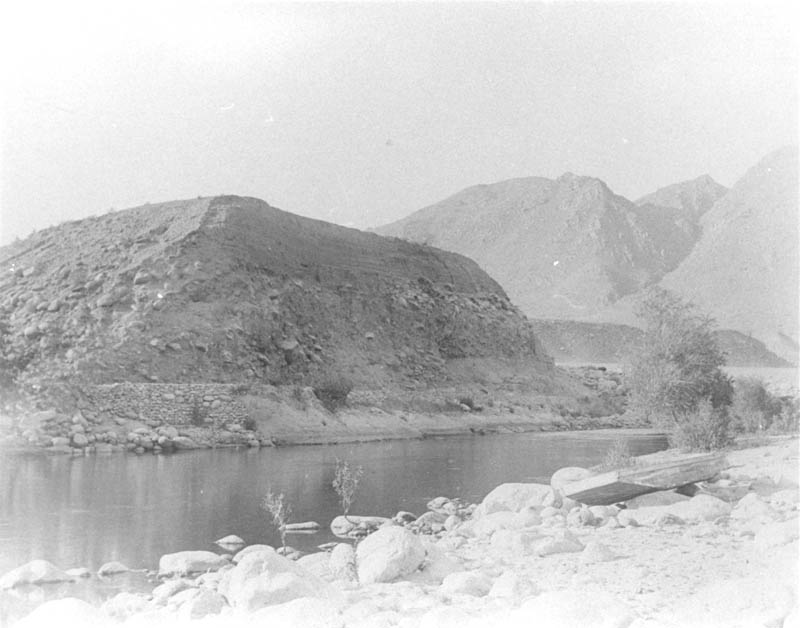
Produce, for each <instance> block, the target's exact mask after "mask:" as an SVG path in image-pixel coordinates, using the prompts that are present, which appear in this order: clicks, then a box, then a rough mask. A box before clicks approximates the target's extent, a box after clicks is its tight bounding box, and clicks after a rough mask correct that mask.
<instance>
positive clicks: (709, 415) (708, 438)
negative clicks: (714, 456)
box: [669, 399, 732, 451]
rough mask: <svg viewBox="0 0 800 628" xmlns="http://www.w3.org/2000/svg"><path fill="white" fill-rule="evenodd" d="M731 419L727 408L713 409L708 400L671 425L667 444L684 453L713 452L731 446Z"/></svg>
mask: <svg viewBox="0 0 800 628" xmlns="http://www.w3.org/2000/svg"><path fill="white" fill-rule="evenodd" d="M730 422H731V417H730V414H729V413H728V407H727V406H719V407H714V404H713V403H712V401H711V400H710V399H706V400H704V401H702V402H700V403H699V404H698V405H697V408H696V409H695V410H693V411H691V412H687V413H685V414H684V415H682V416H680V417H679V418H678V419H677V420H675V421H674V422H673V424H672V429H671V431H670V433H669V442H670V445H672V446H673V447H678V448H679V449H683V450H686V451H713V450H715V449H722V448H723V447H727V446H728V445H730V444H731V442H732V438H731V436H730Z"/></svg>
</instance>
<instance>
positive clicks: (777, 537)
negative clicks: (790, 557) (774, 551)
mask: <svg viewBox="0 0 800 628" xmlns="http://www.w3.org/2000/svg"><path fill="white" fill-rule="evenodd" d="M798 521H799V520H798V519H796V518H795V519H790V520H789V521H781V522H780V523H770V524H767V525H765V526H762V527H761V528H760V529H759V530H758V532H756V536H755V538H754V539H753V541H754V543H755V546H756V548H757V549H758V550H765V549H769V548H773V547H780V546H781V545H787V544H789V543H791V542H792V541H796V540H797V539H798V537H800V527H798Z"/></svg>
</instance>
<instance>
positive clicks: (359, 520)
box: [331, 515, 391, 536]
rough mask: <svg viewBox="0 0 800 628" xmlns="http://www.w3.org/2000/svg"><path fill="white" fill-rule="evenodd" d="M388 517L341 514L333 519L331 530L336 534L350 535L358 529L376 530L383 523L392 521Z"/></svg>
mask: <svg viewBox="0 0 800 628" xmlns="http://www.w3.org/2000/svg"><path fill="white" fill-rule="evenodd" d="M390 522H391V519H387V518H386V517H364V516H360V515H348V516H346V517H345V516H344V515H339V516H338V517H334V519H333V521H331V532H333V533H334V534H335V535H336V536H349V535H350V534H351V533H353V532H354V531H355V530H356V529H363V530H365V531H369V530H376V529H378V528H380V527H381V526H382V525H385V524H387V523H390Z"/></svg>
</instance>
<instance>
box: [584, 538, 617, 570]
mask: <svg viewBox="0 0 800 628" xmlns="http://www.w3.org/2000/svg"><path fill="white" fill-rule="evenodd" d="M616 558H617V555H616V554H615V553H614V552H612V551H611V550H610V549H609V548H608V547H606V546H605V545H603V544H602V543H600V542H598V541H589V542H588V543H587V544H586V547H584V548H583V551H582V552H581V557H580V561H581V563H583V564H584V565H591V564H594V563H605V562H608V561H610V560H614V559H616Z"/></svg>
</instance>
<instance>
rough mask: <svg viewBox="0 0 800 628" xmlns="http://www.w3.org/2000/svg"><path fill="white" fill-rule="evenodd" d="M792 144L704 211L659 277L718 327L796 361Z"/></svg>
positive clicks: (798, 277) (798, 270) (799, 275)
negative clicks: (673, 263) (696, 229)
mask: <svg viewBox="0 0 800 628" xmlns="http://www.w3.org/2000/svg"><path fill="white" fill-rule="evenodd" d="M797 166H798V164H797V147H796V146H791V147H785V148H782V149H780V150H777V151H775V152H773V153H770V154H769V155H767V156H766V157H764V158H763V159H762V160H761V161H760V162H759V163H758V164H756V165H755V166H754V167H753V168H751V169H750V170H749V171H748V172H747V173H746V174H745V175H744V176H743V177H742V178H741V179H739V181H737V182H736V184H735V185H734V186H733V187H732V188H731V189H730V191H729V192H728V193H727V194H725V196H723V197H722V198H720V199H719V200H718V201H717V202H716V203H715V204H714V206H713V207H712V208H711V209H709V210H708V211H707V212H706V213H705V214H703V216H702V218H701V221H700V224H701V228H702V236H701V237H700V240H699V241H698V242H697V244H696V245H695V247H694V248H693V249H692V252H691V253H690V254H689V255H688V256H687V257H686V259H685V260H683V261H682V262H681V264H680V266H678V268H676V269H675V270H674V271H673V272H671V273H669V274H667V275H666V276H665V277H664V278H663V280H662V281H661V285H662V286H664V287H665V288H668V289H670V290H674V291H676V292H677V293H679V294H681V295H682V296H684V297H686V298H688V299H690V300H692V301H693V302H695V303H696V304H697V305H698V306H700V308H702V309H703V310H705V311H707V312H708V313H709V314H711V315H712V316H714V317H715V318H716V319H717V321H718V323H719V324H720V325H721V326H722V327H729V328H731V329H736V330H739V331H741V332H743V333H746V334H751V335H753V336H754V337H756V338H758V339H760V340H761V341H763V342H764V343H765V344H766V345H767V347H769V348H770V349H771V350H772V351H774V352H776V353H778V355H780V356H782V357H784V358H786V359H789V360H791V361H792V362H794V363H797V351H798V344H797V342H798V310H799V309H800V304H799V303H798V285H799V284H800V266H799V265H800V256H799V255H798V172H797Z"/></svg>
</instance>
